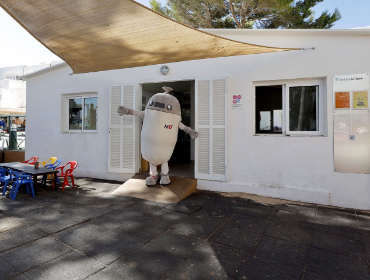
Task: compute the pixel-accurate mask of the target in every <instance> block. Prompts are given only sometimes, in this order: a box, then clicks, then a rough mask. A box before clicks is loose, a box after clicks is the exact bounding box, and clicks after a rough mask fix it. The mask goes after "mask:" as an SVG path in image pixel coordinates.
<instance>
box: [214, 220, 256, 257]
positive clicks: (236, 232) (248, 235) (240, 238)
mask: <svg viewBox="0 0 370 280" xmlns="http://www.w3.org/2000/svg"><path fill="white" fill-rule="evenodd" d="M261 236H262V234H261V233H256V232H253V231H248V230H244V229H241V228H234V227H230V226H223V227H221V228H220V229H218V230H217V231H216V232H215V233H214V234H213V235H212V236H211V237H210V238H209V240H210V241H212V242H214V243H218V244H222V245H226V246H230V247H234V248H237V249H241V250H244V251H247V252H249V251H251V249H252V248H253V247H254V246H255V244H256V243H257V241H258V240H259V239H260V238H261Z"/></svg>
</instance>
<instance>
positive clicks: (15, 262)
mask: <svg viewBox="0 0 370 280" xmlns="http://www.w3.org/2000/svg"><path fill="white" fill-rule="evenodd" d="M70 251H71V249H70V248H68V247H67V246H65V245H63V244H62V243H60V242H58V241H56V240H55V239H53V238H51V237H45V238H42V239H39V240H37V241H34V242H31V243H28V244H25V245H23V246H20V247H17V248H15V249H12V250H9V251H6V252H4V253H2V254H0V258H2V259H3V260H6V262H7V263H8V264H10V265H11V266H12V267H13V268H14V269H16V270H17V271H18V272H19V273H23V272H25V271H27V270H30V269H32V268H34V267H37V266H39V265H40V264H43V263H45V262H48V261H50V260H52V259H55V258H57V257H59V256H61V255H64V254H66V253H68V252H70Z"/></svg>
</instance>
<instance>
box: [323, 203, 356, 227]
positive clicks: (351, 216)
mask: <svg viewBox="0 0 370 280" xmlns="http://www.w3.org/2000/svg"><path fill="white" fill-rule="evenodd" d="M348 211H351V212H345V211H339V209H337V210H335V209H333V208H330V209H329V208H324V207H318V209H317V218H320V219H329V220H334V221H337V222H340V223H343V224H353V225H357V217H356V214H355V212H354V210H348Z"/></svg>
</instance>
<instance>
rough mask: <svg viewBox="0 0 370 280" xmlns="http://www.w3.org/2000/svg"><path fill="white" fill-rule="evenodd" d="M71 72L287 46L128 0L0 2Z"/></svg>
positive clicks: (284, 49) (228, 54) (0, 0)
mask: <svg viewBox="0 0 370 280" xmlns="http://www.w3.org/2000/svg"><path fill="white" fill-rule="evenodd" d="M0 6H1V7H2V8H3V9H4V10H5V11H7V12H8V13H9V14H10V15H11V16H12V17H13V18H14V19H15V20H17V21H18V22H19V23H20V24H21V25H22V26H23V27H24V28H25V29H26V30H27V31H28V32H29V33H31V34H32V35H33V36H34V37H35V38H36V39H37V40H39V41H40V42H41V43H42V44H43V45H45V46H46V47H47V48H48V49H49V50H51V51H52V52H53V53H55V54H56V55H57V56H59V57H60V58H61V59H63V60H64V61H65V62H66V63H67V64H68V65H69V66H70V67H71V68H72V69H73V72H74V73H76V74H78V73H87V72H96V71H103V70H111V69H121V68H130V67H137V66H145V65H153V64H163V63H170V62H179V61H188V60H196V59H205V58H215V57H226V56H236V55H247V54H257V53H267V52H277V51H287V50H292V49H289V48H274V47H265V46H258V45H252V44H247V43H242V42H237V41H233V40H230V39H226V38H222V37H219V36H215V35H211V34H208V33H205V32H202V31H199V30H197V29H194V28H191V27H188V26H185V25H183V24H180V23H178V22H176V21H173V20H171V19H168V18H166V17H164V16H162V15H160V14H158V13H156V12H154V11H152V10H151V9H149V8H147V7H145V6H143V5H141V4H139V3H137V2H135V1H132V0H0Z"/></svg>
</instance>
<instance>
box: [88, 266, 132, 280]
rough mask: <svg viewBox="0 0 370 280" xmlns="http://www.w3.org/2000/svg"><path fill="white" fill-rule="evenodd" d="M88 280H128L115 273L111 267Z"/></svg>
mask: <svg viewBox="0 0 370 280" xmlns="http://www.w3.org/2000/svg"><path fill="white" fill-rule="evenodd" d="M87 279H88V280H122V279H127V278H126V277H125V276H124V275H123V274H122V273H119V272H117V271H115V270H114V269H112V268H110V267H106V268H104V269H103V270H100V271H98V272H97V273H95V274H94V275H92V276H90V277H89V278H87Z"/></svg>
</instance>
